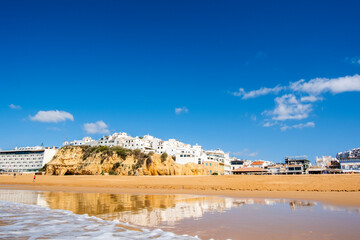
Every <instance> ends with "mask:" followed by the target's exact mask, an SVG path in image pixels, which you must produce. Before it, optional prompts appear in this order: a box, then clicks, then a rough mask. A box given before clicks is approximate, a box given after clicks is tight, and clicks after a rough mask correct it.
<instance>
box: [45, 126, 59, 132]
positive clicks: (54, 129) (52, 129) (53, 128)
mask: <svg viewBox="0 0 360 240" xmlns="http://www.w3.org/2000/svg"><path fill="white" fill-rule="evenodd" d="M47 130H51V131H56V132H59V131H61V129H60V128H58V127H48V128H47Z"/></svg>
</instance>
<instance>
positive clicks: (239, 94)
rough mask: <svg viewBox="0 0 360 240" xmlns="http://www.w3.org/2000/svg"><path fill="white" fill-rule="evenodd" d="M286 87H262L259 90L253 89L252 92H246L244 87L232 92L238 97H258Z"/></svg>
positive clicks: (275, 92) (274, 92)
mask: <svg viewBox="0 0 360 240" xmlns="http://www.w3.org/2000/svg"><path fill="white" fill-rule="evenodd" d="M284 89H285V88H284V87H282V86H276V87H273V88H266V87H262V88H260V89H257V90H252V91H250V92H246V91H245V90H244V89H243V88H239V91H237V92H233V93H232V94H233V95H234V96H236V97H242V99H249V98H256V97H260V96H264V95H268V94H278V93H279V92H280V91H282V90H284Z"/></svg>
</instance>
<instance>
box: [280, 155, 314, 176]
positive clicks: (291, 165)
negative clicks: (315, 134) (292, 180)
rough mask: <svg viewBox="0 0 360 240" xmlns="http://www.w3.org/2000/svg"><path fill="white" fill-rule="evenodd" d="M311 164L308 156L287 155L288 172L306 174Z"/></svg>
mask: <svg viewBox="0 0 360 240" xmlns="http://www.w3.org/2000/svg"><path fill="white" fill-rule="evenodd" d="M310 166H311V163H310V161H309V160H308V159H307V156H296V157H285V168H286V174H304V173H305V171H306V169H308V167H310Z"/></svg>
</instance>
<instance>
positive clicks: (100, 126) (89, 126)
mask: <svg viewBox="0 0 360 240" xmlns="http://www.w3.org/2000/svg"><path fill="white" fill-rule="evenodd" d="M84 130H85V131H86V133H88V134H107V133H109V132H110V131H109V129H108V126H107V124H106V123H105V122H104V121H97V122H95V123H85V124H84Z"/></svg>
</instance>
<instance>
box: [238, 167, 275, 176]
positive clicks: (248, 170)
mask: <svg viewBox="0 0 360 240" xmlns="http://www.w3.org/2000/svg"><path fill="white" fill-rule="evenodd" d="M232 174H234V175H263V174H269V171H268V170H266V169H263V168H260V167H244V168H238V169H235V170H232Z"/></svg>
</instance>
